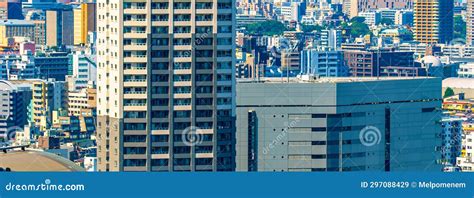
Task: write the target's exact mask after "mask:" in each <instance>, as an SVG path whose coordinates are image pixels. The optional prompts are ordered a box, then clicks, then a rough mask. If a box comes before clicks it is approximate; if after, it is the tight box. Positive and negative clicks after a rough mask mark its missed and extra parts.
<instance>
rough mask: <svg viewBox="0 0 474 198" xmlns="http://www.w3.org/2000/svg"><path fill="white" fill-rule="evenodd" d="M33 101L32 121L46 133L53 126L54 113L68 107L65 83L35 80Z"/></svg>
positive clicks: (33, 83) (33, 82)
mask: <svg viewBox="0 0 474 198" xmlns="http://www.w3.org/2000/svg"><path fill="white" fill-rule="evenodd" d="M30 82H31V83H32V89H33V90H32V91H33V98H32V100H31V103H32V105H31V108H32V109H31V119H32V120H31V121H32V123H33V124H34V125H35V126H36V127H38V128H39V130H40V131H46V130H47V129H49V127H50V126H51V124H52V113H53V111H54V110H59V109H62V108H65V107H66V101H67V97H66V95H67V92H66V84H65V82H59V81H46V80H33V81H30Z"/></svg>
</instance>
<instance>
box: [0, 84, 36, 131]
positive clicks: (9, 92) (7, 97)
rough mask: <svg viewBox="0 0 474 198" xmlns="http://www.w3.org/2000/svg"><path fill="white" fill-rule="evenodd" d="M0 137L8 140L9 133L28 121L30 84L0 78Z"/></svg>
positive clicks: (20, 127)
mask: <svg viewBox="0 0 474 198" xmlns="http://www.w3.org/2000/svg"><path fill="white" fill-rule="evenodd" d="M0 101H1V102H0V104H1V105H0V137H1V138H3V139H5V140H10V138H11V137H12V136H11V135H12V134H11V133H14V132H16V131H15V130H17V129H22V128H23V126H24V125H26V124H27V123H28V112H27V109H28V106H29V105H30V101H31V86H30V85H29V84H24V83H15V82H14V81H5V80H0Z"/></svg>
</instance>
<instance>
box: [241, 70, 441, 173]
mask: <svg viewBox="0 0 474 198" xmlns="http://www.w3.org/2000/svg"><path fill="white" fill-rule="evenodd" d="M237 93H238V94H237V115H238V116H237V146H236V149H237V168H236V170H237V171H278V172H280V171H435V172H439V171H441V166H440V164H439V163H440V162H439V160H440V159H441V155H440V153H441V152H440V149H441V131H442V129H441V125H440V123H439V122H438V121H439V120H440V119H441V112H440V111H439V110H437V109H439V108H441V102H442V99H441V79H440V78H411V77H410V78H321V79H311V78H308V79H304V80H303V79H299V80H298V79H290V81H289V82H287V79H284V80H282V79H280V78H270V79H269V78H266V79H260V80H258V81H252V80H242V81H239V82H238V84H237Z"/></svg>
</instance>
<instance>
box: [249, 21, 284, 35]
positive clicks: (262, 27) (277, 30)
mask: <svg viewBox="0 0 474 198" xmlns="http://www.w3.org/2000/svg"><path fill="white" fill-rule="evenodd" d="M245 28H246V29H247V31H248V33H250V34H263V35H268V36H273V35H281V34H283V32H284V31H286V30H287V28H286V27H285V24H283V23H280V22H278V21H275V20H269V21H263V22H259V23H252V24H248V25H246V26H245Z"/></svg>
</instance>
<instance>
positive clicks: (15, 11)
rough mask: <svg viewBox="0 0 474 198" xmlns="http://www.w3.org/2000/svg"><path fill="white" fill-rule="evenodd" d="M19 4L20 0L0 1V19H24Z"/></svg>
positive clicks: (20, 3)
mask: <svg viewBox="0 0 474 198" xmlns="http://www.w3.org/2000/svg"><path fill="white" fill-rule="evenodd" d="M21 5H22V0H2V1H1V2H0V20H1V21H3V20H8V19H20V20H22V19H24V17H23V10H22V9H21Z"/></svg>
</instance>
